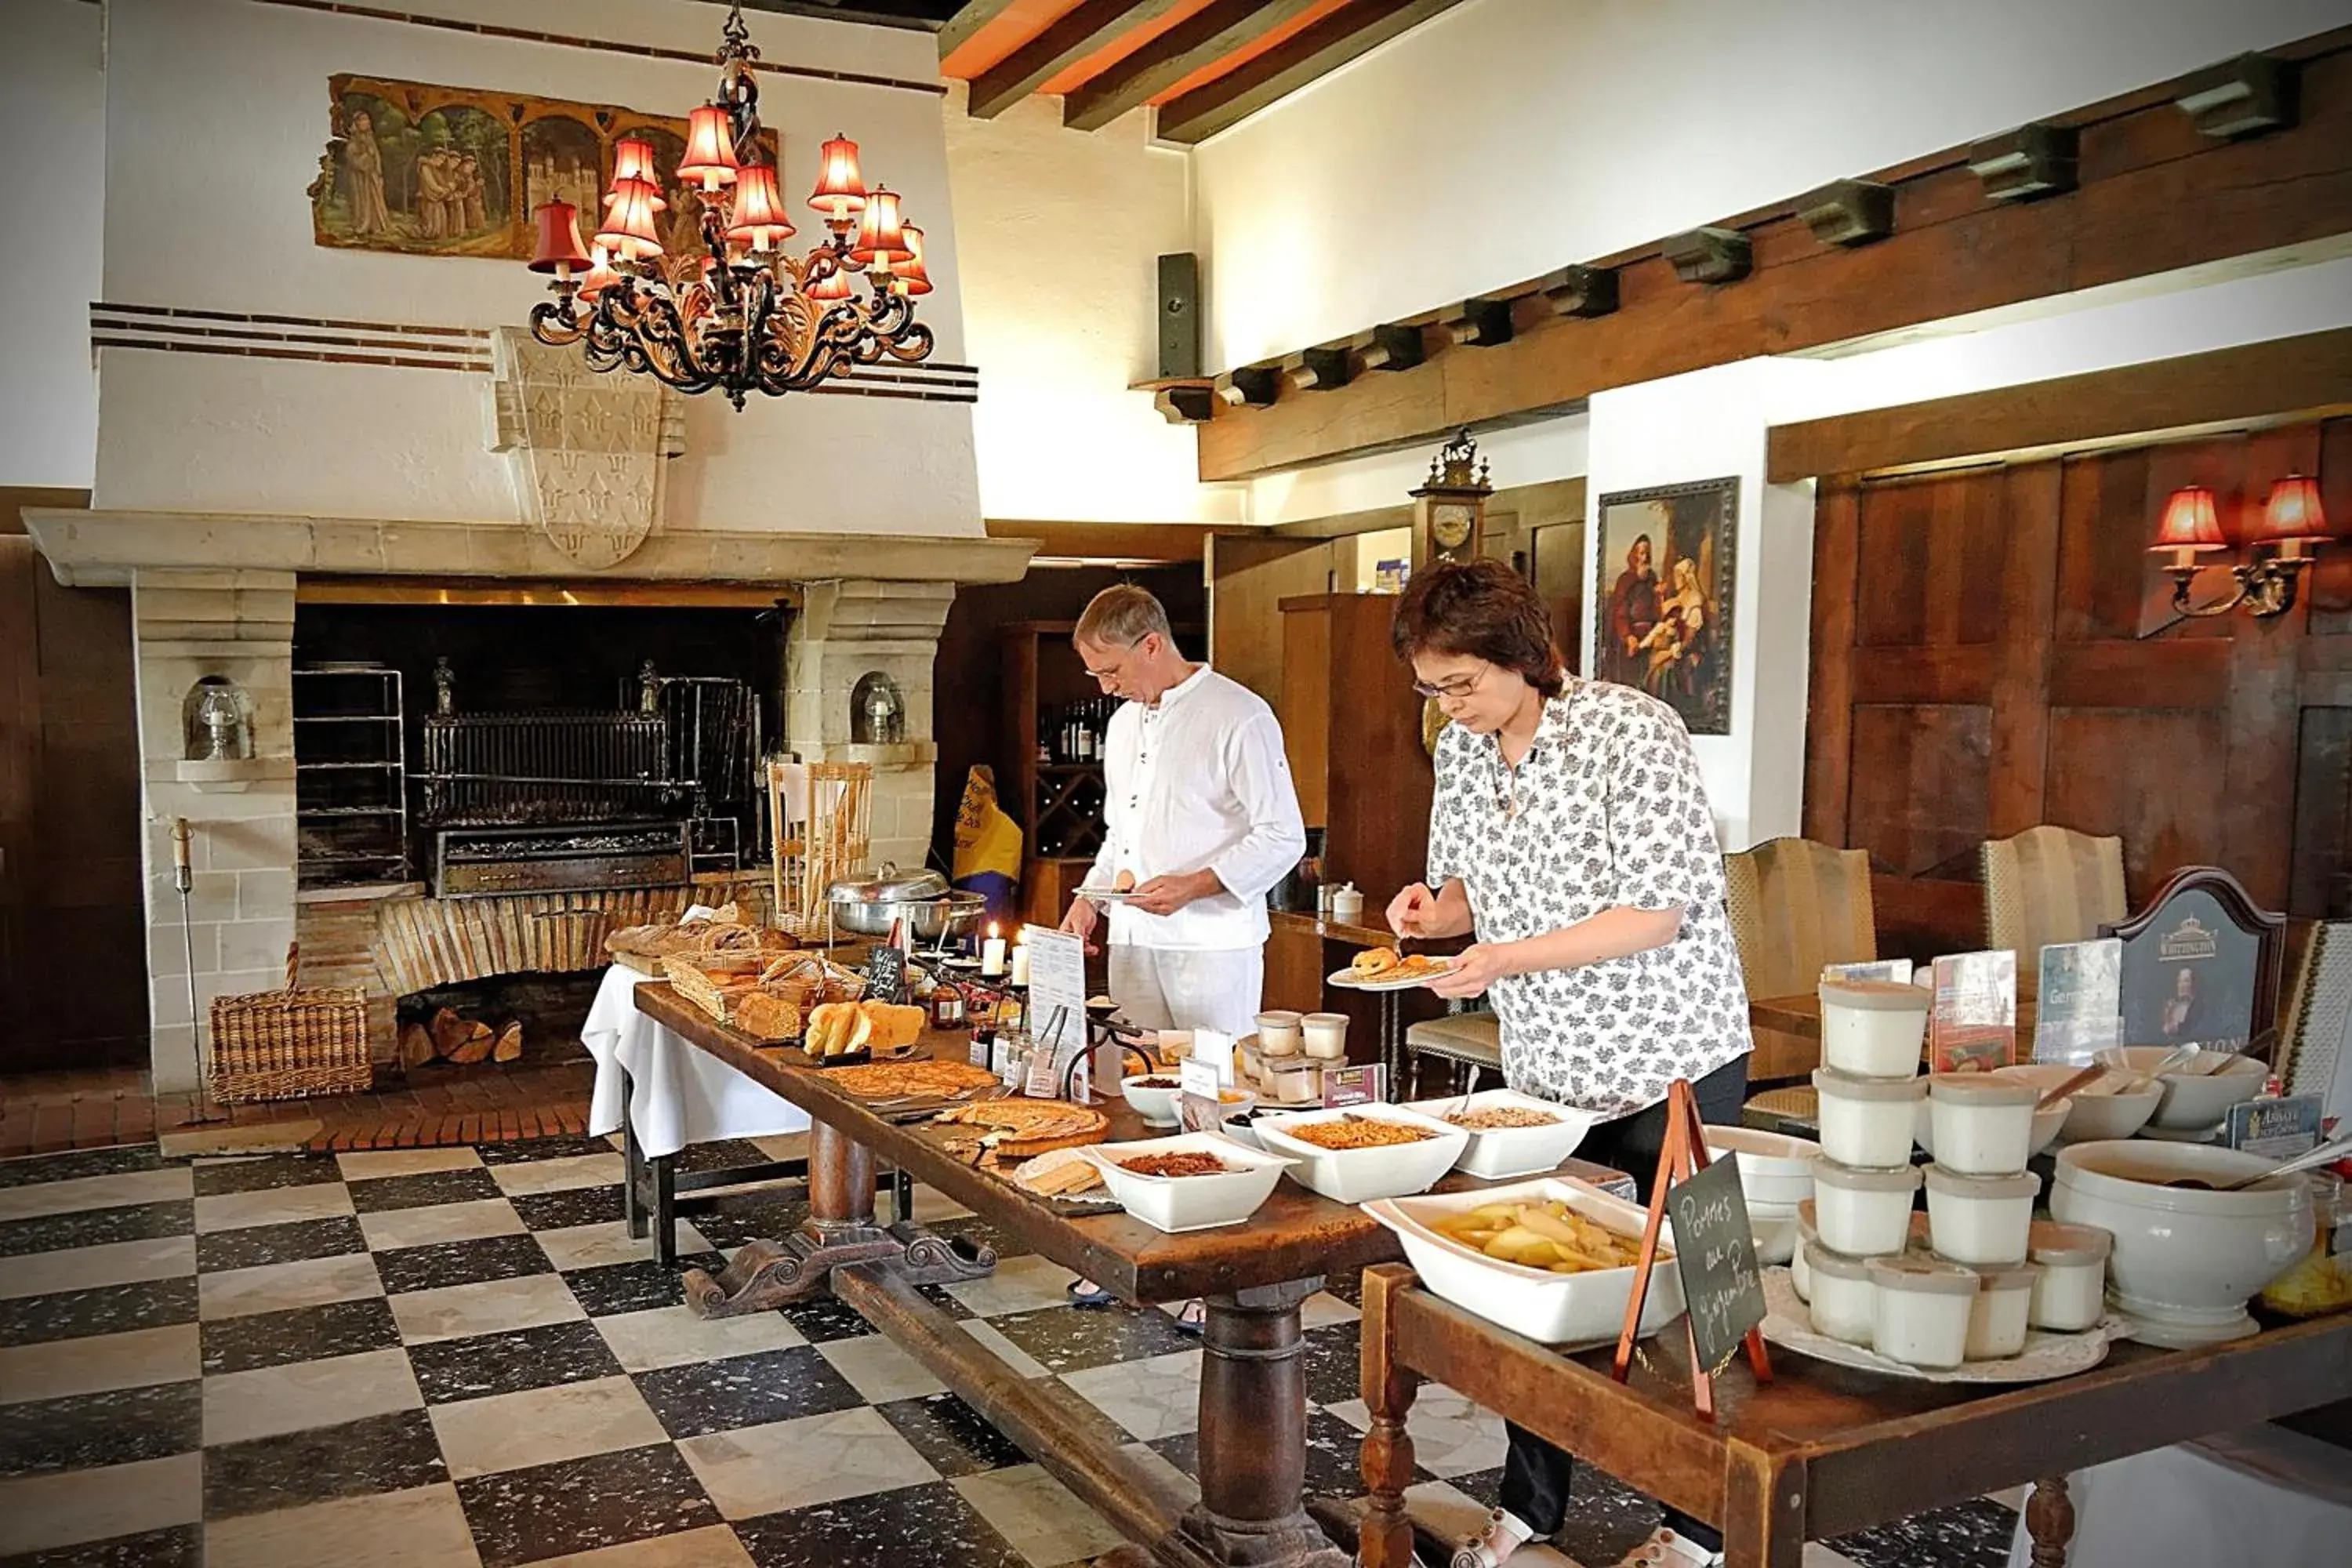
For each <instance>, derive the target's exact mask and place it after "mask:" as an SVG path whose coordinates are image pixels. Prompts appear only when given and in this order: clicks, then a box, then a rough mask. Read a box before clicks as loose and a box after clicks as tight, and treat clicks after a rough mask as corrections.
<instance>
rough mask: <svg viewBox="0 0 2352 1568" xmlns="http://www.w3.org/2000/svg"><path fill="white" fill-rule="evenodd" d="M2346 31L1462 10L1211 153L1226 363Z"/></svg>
mask: <svg viewBox="0 0 2352 1568" xmlns="http://www.w3.org/2000/svg"><path fill="white" fill-rule="evenodd" d="M2346 20H2347V11H2346V7H2345V5H2344V0H2228V3H2226V4H2225V3H2222V0H2063V3H2061V4H2056V5H2053V4H2050V3H2048V0H1976V3H1975V4H1971V5H1951V4H1947V3H1943V0H1776V3H1775V4H1772V5H1756V4H1754V3H1753V0H1470V4H1467V5H1460V6H1456V7H1454V8H1453V9H1451V10H1448V11H1446V12H1444V13H1443V14H1441V15H1440V16H1438V17H1436V18H1435V19H1433V21H1431V22H1429V23H1428V24H1426V25H1425V26H1422V27H1419V28H1416V29H1414V30H1413V31H1412V32H1410V33H1407V34H1405V35H1403V36H1402V37H1399V38H1398V39H1396V40H1394V41H1393V42H1392V43H1391V44H1389V45H1387V46H1385V47H1382V48H1381V49H1378V50H1375V51H1373V52H1372V53H1371V54H1370V55H1367V56H1366V57H1365V58H1363V59H1361V60H1360V61H1358V62H1356V63H1355V64H1354V65H1353V66H1351V67H1349V68H1348V69H1346V70H1344V71H1341V72H1339V73H1335V74H1334V75H1333V76H1331V77H1329V78H1327V79H1324V80H1323V81H1321V82H1319V83H1317V84H1316V85H1314V86H1312V87H1310V88H1308V89H1306V90H1305V91H1302V92H1299V93H1297V94H1294V95H1293V96H1291V97H1290V98H1287V99H1286V100H1282V101H1281V102H1279V103H1277V104H1276V105H1275V106H1273V107H1272V108H1270V109H1268V110H1265V111H1264V112H1262V113H1260V114H1258V115H1256V116H1255V117H1253V118H1252V119H1250V120H1248V121H1244V122H1243V123H1242V124H1240V125H1238V126H1235V127H1234V129H1233V130H1231V131H1229V132H1225V133H1224V134H1223V135H1222V136H1219V137H1216V138H1214V139H1213V140H1212V141H1210V142H1206V143H1204V144H1202V147H1201V148H1200V149H1199V152H1198V153H1197V155H1196V187H1195V194H1196V201H1197V204H1198V205H1197V213H1198V217H1197V231H1198V238H1199V239H1200V241H1201V245H1202V249H1203V250H1204V252H1206V254H1207V255H1208V257H1209V258H1211V266H1210V268H1209V282H1208V289H1207V292H1208V297H1209V300H1210V307H1211V317H1210V320H1211V335H1210V359H1211V363H1212V364H1213V366H1219V367H1222V366H1229V365H1234V364H1241V363H1248V362H1250V361H1252V360H1255V359H1260V358H1263V357H1265V356H1266V355H1268V354H1270V353H1279V352H1285V351H1288V350H1291V349H1295V348H1297V347H1300V346H1301V345H1304V344H1307V343H1314V342H1324V341H1327V340H1328V339H1331V338H1335V337H1338V336H1340V335H1342V334H1345V333H1347V332H1350V331H1356V330H1358V329H1360V328H1361V327H1363V326H1364V325H1366V324H1367V323H1369V322H1371V321H1380V320H1383V319H1386V318H1391V317H1394V316H1399V315H1403V314H1408V313H1410V312H1412V311H1415V310H1425V309H1428V308H1430V307H1433V306H1435V305H1439V304H1443V303H1444V302H1446V301H1448V300H1455V299H1459V298H1461V297H1463V296H1464V295H1466V294H1470V293H1474V292H1475V291H1477V290H1479V289H1488V288H1496V287H1499V286H1502V285H1505V284H1508V283H1513V282H1517V281H1520V280H1523V279H1528V278H1531V277H1534V276H1536V275H1538V274H1540V273H1542V272H1545V271H1548V270H1549V269H1550V268H1554V267H1557V266H1559V265H1561V264H1562V263H1564V262H1570V261H1580V260H1584V259H1588V258H1592V257H1597V256H1604V255H1607V254H1609V253H1611V252H1612V251H1616V250H1620V249H1624V248H1627V247H1633V246H1637V245H1641V244H1643V243H1645V242H1648V241H1651V240H1654V239H1656V238H1658V237H1661V236H1664V235H1666V234H1671V233H1674V232H1675V231H1676V230H1679V229H1683V228H1686V227H1689V226H1692V225H1693V224H1696V223H1703V222H1706V221H1708V220H1710V219H1715V218H1719V217H1723V216H1727V215H1729V214H1733V213H1738V212H1741V211H1745V210H1747V209H1748V208H1750V207H1754V206H1758V205H1763V204H1766V203H1769V202H1773V201H1776V200H1780V199H1783V198H1785V197H1788V196H1791V195H1797V194H1798V193H1800V192H1801V191H1804V190H1807V189H1809V188H1811V186H1813V185H1815V184H1820V183H1822V182H1824V181H1827V180H1831V179H1835V178H1838V177H1840V176H1843V175H1850V174H1862V173H1864V172H1866V171H1868V170H1872V169H1876V168H1882V167H1885V166H1886V165H1888V164H1891V163H1898V162H1900V161H1902V160H1904V159H1906V158H1909V157H1913V156H1916V155H1917V154H1919V153H1927V152H1932V151H1934V150H1936V149H1937V148H1941V147H1947V146H1950V145H1953V144H1955V143H1958V142H1966V141H1969V140H1970V139H1972V138H1974V137H1977V136H1980V135H1984V134H1986V133H1988V132H1992V131H1995V130H1998V129H2000V128H2002V127H2004V126H2007V125H2011V124H2016V123H2019V122H2021V121H2027V120H2031V119H2032V118H2034V117H2035V116H2036V115H2040V114H2045V113H2050V112H2053V111H2055V110H2063V109H2069V108H2073V107H2074V106H2076V105H2079V104H2083V103H2087V102H2092V101H2095V100H2099V99H2102V98H2106V97H2109V96H2112V95H2114V94H2116V93H2120V92H2125V91H2128V90H2130V89H2134V88H2138V87H2142V86H2145V85H2146V84H2147V83H2149V82H2152V81H2159V80H2162V79H2165V78H2167V77H2168V76H2173V75H2176V74H2178V73H2179V72H2182V71H2185V70H2189V69H2193V68H2196V67H2198V66H2200V65H2204V64H2206V63H2208V62H2210V61H2213V60H2218V59H2222V58H2227V57H2229V56H2231V55H2234V54H2237V53H2240V52H2242V51H2244V50H2246V49H2251V48H2260V47H2264V46H2266V45H2272V44H2276V43H2281V42H2284V41H2286V40H2288V39H2291V38H2295V37H2304V36H2306V35H2309V34H2313V33H2317V32H2320V31H2323V30H2325V29H2326V28H2329V27H2334V26H2342V25H2343V24H2344V23H2345V21H2346Z"/></svg>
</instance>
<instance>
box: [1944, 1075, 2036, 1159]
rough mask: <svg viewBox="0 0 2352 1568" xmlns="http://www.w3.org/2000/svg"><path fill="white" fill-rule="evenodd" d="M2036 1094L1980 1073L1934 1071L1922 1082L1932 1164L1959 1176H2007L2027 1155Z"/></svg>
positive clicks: (2027, 1087)
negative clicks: (1933, 1155) (1933, 1147)
mask: <svg viewBox="0 0 2352 1568" xmlns="http://www.w3.org/2000/svg"><path fill="white" fill-rule="evenodd" d="M2041 1098H2042V1091H2041V1090H2040V1089H2037V1088H2035V1087H2034V1086H2033V1085H2032V1084H2030V1083H2020V1082H2018V1081H2017V1080H2016V1079H2005V1078H1993V1077H1990V1076H1988V1075H1987V1074H1984V1073H1968V1072H1945V1073H1937V1075H1936V1076H1935V1077H1933V1078H1931V1079H1928V1080H1927V1117H1928V1124H1929V1126H1930V1128H1931V1129H1932V1131H1933V1134H1934V1138H1935V1143H1936V1163H1937V1164H1938V1165H1941V1166H1943V1167H1944V1169H1946V1170H1948V1171H1958V1172H1959V1173H1960V1174H1962V1175H1964V1176H2013V1175H2015V1174H2016V1173H2018V1172H2020V1171H2022V1170H2023V1169H2025V1161H2026V1157H2027V1156H2028V1155H2029V1154H2031V1153H2032V1151H2033V1108H2034V1105H2035V1104H2036V1102H2038V1101H2039V1100H2041Z"/></svg>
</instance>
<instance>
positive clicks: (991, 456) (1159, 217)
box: [947, 83, 1244, 522]
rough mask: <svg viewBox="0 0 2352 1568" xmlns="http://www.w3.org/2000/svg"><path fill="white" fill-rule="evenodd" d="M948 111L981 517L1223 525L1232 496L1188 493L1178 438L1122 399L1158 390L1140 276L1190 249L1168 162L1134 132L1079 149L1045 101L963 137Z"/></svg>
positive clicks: (1081, 138) (1186, 448) (1183, 177)
mask: <svg viewBox="0 0 2352 1568" xmlns="http://www.w3.org/2000/svg"><path fill="white" fill-rule="evenodd" d="M951 90H952V92H953V94H954V96H953V97H951V98H950V100H949V101H948V105H947V148H948V173H949V176H950V180H951V181H952V183H953V184H954V187H955V203H956V216H957V225H956V236H957V240H958V243H959V253H958V259H959V260H960V261H961V264H962V266H961V277H962V279H963V307H964V320H965V331H966V335H967V337H968V340H969V342H970V343H971V355H972V360H973V363H977V364H978V365H980V366H981V369H982V378H981V395H980V405H979V408H978V410H977V411H976V413H975V415H974V421H973V423H974V427H975V434H976V436H977V439H978V445H979V457H980V499H981V505H982V509H983V510H985V512H986V514H987V515H988V516H989V517H992V518H1003V519H1007V520H1013V519H1020V520H1037V521H1045V520H1056V519H1080V520H1087V521H1119V522H1170V521H1175V522H1190V521H1239V519H1240V515H1241V510H1242V504H1243V494H1244V492H1243V491H1241V490H1240V489H1238V488H1234V489H1223V488H1214V487H1203V486H1202V485H1200V484H1198V483H1196V482H1195V479H1194V474H1195V471H1196V460H1195V456H1194V443H1193V437H1192V429H1191V427H1190V426H1181V425H1171V424H1169V423H1168V422H1167V421H1166V420H1164V419H1162V418H1161V417H1160V415H1159V414H1158V413H1156V412H1155V411H1154V410H1153V408H1152V406H1151V399H1150V396H1149V395H1146V394H1143V393H1139V392H1130V391H1129V390H1128V387H1129V384H1130V383H1133V382H1137V381H1142V380H1146V379H1149V378H1150V377H1151V376H1154V375H1156V374H1158V373H1159V311H1158V303H1159V301H1158V292H1159V274H1158V268H1157V262H1156V258H1158V257H1160V256H1161V255H1164V254H1166V253H1169V252H1171V251H1181V250H1190V249H1191V248H1192V211H1191V195H1190V189H1189V187H1190V183H1191V176H1190V172H1189V169H1188V165H1187V159H1186V156H1185V154H1184V153H1182V152H1181V151H1178V150H1174V149H1170V148H1160V147H1154V146H1151V145H1150V143H1148V142H1146V141H1145V140H1144V130H1145V121H1146V119H1147V117H1146V116H1144V115H1142V114H1140V113H1138V114H1129V115H1127V116H1124V117H1123V118H1121V119H1120V120H1118V121H1115V122H1114V123H1112V124H1111V125H1109V126H1107V127H1106V128H1104V129H1103V130H1101V131H1099V132H1095V133H1093V134H1091V135H1088V134H1084V133H1081V132H1074V131H1067V130H1065V129H1064V128H1063V126H1062V111H1061V104H1060V102H1059V100H1054V99H1047V98H1031V99H1026V100H1023V101H1022V102H1020V103H1018V104H1015V105H1014V106H1013V108H1012V109H1011V110H1007V111H1006V112H1005V113H1003V114H1002V115H999V116H998V117H997V118H996V119H994V120H973V119H971V118H968V117H967V116H966V115H965V113H964V110H963V99H964V91H965V89H964V88H963V87H962V85H961V84H960V83H959V84H956V85H955V86H954V87H953V88H952V89H951Z"/></svg>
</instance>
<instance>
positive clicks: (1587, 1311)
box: [1364, 1176, 1683, 1345]
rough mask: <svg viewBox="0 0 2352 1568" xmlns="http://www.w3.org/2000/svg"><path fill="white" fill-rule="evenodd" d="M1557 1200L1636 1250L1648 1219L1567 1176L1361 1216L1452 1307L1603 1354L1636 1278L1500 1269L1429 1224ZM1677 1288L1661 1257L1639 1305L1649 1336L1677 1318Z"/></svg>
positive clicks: (1413, 1201) (1371, 1209)
mask: <svg viewBox="0 0 2352 1568" xmlns="http://www.w3.org/2000/svg"><path fill="white" fill-rule="evenodd" d="M1552 1198H1557V1199H1559V1201H1560V1202H1562V1203H1564V1204H1566V1205H1568V1206H1569V1207H1570V1208H1572V1209H1574V1210H1575V1211H1576V1212H1577V1213H1578V1214H1580V1215H1583V1216H1584V1217H1585V1218H1587V1219H1589V1220H1591V1221H1592V1222H1593V1223H1594V1224H1596V1225H1599V1226H1602V1227H1604V1228H1605V1229H1609V1230H1613V1231H1615V1232H1617V1233H1618V1234H1619V1235H1620V1236H1624V1237H1632V1238H1633V1240H1634V1241H1635V1242H1636V1243H1638V1242H1639V1241H1640V1239H1641V1236H1642V1227H1643V1225H1644V1224H1646V1223H1647V1221H1648V1217H1649V1215H1648V1212H1647V1211H1646V1210H1644V1209H1643V1208H1642V1207H1641V1206H1640V1205H1636V1204H1631V1203H1628V1202H1626V1201H1625V1200H1624V1199H1623V1198H1620V1197H1612V1196H1611V1195H1610V1194H1607V1193H1604V1192H1602V1191H1601V1189H1600V1188H1598V1187H1595V1186H1591V1185H1590V1184H1586V1183H1583V1182H1580V1181H1576V1180H1574V1179H1572V1178H1570V1177H1565V1176H1547V1177H1543V1178H1541V1179H1540V1180H1538V1181H1532V1182H1520V1183H1517V1184H1513V1185H1511V1186H1507V1187H1487V1188H1485V1189H1483V1190H1481V1191H1478V1192H1474V1193H1443V1194H1432V1195H1430V1196H1427V1197H1418V1198H1391V1199H1387V1200H1384V1201H1382V1202H1380V1203H1371V1204H1366V1205H1364V1212H1365V1213H1366V1214H1368V1215H1371V1216H1372V1218H1374V1219H1376V1220H1378V1221H1379V1222H1380V1223H1381V1224H1382V1225H1384V1226H1388V1227H1389V1229H1391V1230H1392V1231H1394V1232H1396V1236H1397V1240H1398V1241H1399V1242H1401V1243H1402V1245H1403V1247H1404V1256H1405V1261H1406V1262H1408V1263H1410V1264H1412V1267H1413V1271H1414V1272H1415V1273H1417V1274H1419V1275H1420V1276H1421V1279H1422V1283H1423V1284H1424V1285H1427V1286H1428V1287H1429V1288H1430V1289H1432V1290H1433V1291H1435V1292H1436V1293H1437V1294H1438V1295H1440V1296H1442V1297H1444V1299H1445V1300H1449V1301H1451V1302H1453V1303H1454V1305H1456V1306H1458V1307H1462V1308H1465V1309H1466V1310H1470V1311H1473V1312H1475V1313H1477V1314H1478V1315H1479V1316H1480V1317H1482V1318H1485V1319H1486V1320H1487V1321H1490V1322H1494V1323H1499V1324H1500V1325H1502V1326H1503V1327H1504V1328H1507V1329H1508V1330H1510V1331H1512V1332H1513V1333H1517V1334H1525V1335H1526V1336H1527V1337H1528V1338H1529V1339H1531V1340H1535V1341H1538V1342H1541V1343H1543V1344H1548V1345H1559V1344H1600V1343H1603V1342H1607V1341H1609V1340H1612V1339H1614V1338H1616V1337H1617V1333H1618V1331H1620V1330H1621V1329H1622V1328H1623V1327H1624V1326H1625V1304H1626V1303H1627V1302H1628V1301H1629V1300H1632V1299H1633V1267H1632V1266H1631V1265H1628V1266H1627V1267H1625V1268H1603V1269H1595V1270H1593V1271H1592V1272H1591V1273H1586V1274H1554V1273H1552V1272H1551V1271H1550V1270H1549V1269H1547V1268H1528V1267H1527V1266H1526V1265H1524V1264H1519V1263H1505V1262H1502V1261H1500V1260H1498V1259H1496V1258H1489V1257H1487V1256H1486V1254H1485V1253H1483V1252H1480V1251H1478V1250H1477V1249H1476V1248H1475V1247H1465V1246H1464V1245H1463V1244H1462V1243H1460V1242H1458V1241H1454V1240H1451V1239H1449V1238H1448V1237H1444V1236H1441V1235H1440V1234H1438V1232H1437V1231H1436V1230H1435V1229H1433V1227H1432V1225H1431V1222H1432V1221H1433V1220H1438V1219H1444V1218H1446V1217H1448V1216H1450V1215H1457V1214H1463V1213H1466V1212H1467V1211H1469V1210H1471V1209H1475V1208H1484V1207H1486V1205H1488V1204H1498V1203H1541V1202H1544V1201H1546V1200H1549V1199H1552ZM1682 1312H1683V1281H1682V1276H1681V1275H1680V1274H1678V1273H1676V1272H1675V1264H1674V1259H1673V1258H1671V1257H1670V1256H1668V1253H1667V1249H1666V1247H1663V1246H1662V1247H1661V1248H1660V1250H1659V1256H1658V1258H1657V1259H1656V1261H1655V1262H1654V1263H1653V1264H1652V1265H1651V1267H1650V1289H1649V1293H1648V1294H1647V1296H1645V1297H1644V1298H1643V1304H1642V1332H1643V1333H1644V1334H1653V1333H1655V1332H1657V1331H1658V1330H1660V1329H1662V1328H1664V1327H1665V1326H1666V1325H1667V1324H1668V1323H1671V1322H1673V1321H1675V1319H1676V1318H1678V1317H1680V1316H1682Z"/></svg>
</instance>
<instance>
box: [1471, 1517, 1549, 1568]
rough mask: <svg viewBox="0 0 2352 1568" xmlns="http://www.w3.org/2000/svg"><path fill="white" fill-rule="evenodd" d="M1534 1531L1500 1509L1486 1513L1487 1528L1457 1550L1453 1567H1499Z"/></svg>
mask: <svg viewBox="0 0 2352 1568" xmlns="http://www.w3.org/2000/svg"><path fill="white" fill-rule="evenodd" d="M1534 1534H1535V1531H1531V1530H1529V1529H1528V1527H1527V1526H1526V1525H1524V1524H1521V1523H1520V1522H1519V1521H1517V1519H1515V1518H1513V1517H1512V1516H1511V1515H1509V1514H1507V1513H1505V1512H1504V1511H1503V1510H1501V1509H1499V1508H1498V1509H1496V1510H1495V1511H1494V1512H1492V1513H1490V1514H1488V1515H1487V1516H1486V1530H1485V1531H1482V1532H1481V1533H1479V1534H1477V1535H1474V1536H1472V1537H1471V1538H1470V1539H1469V1540H1467V1541H1465V1542H1463V1543H1462V1545H1461V1546H1460V1547H1459V1548H1458V1549H1457V1550H1456V1551H1455V1552H1454V1561H1453V1563H1451V1564H1450V1568H1500V1565H1501V1563H1502V1562H1503V1560H1504V1559H1505V1558H1507V1557H1508V1556H1510V1554H1511V1553H1512V1552H1517V1550H1518V1549H1519V1548H1520V1547H1522V1546H1524V1545H1526V1544H1527V1543H1528V1539H1529V1538H1530V1537H1531V1536H1533V1535H1534Z"/></svg>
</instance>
